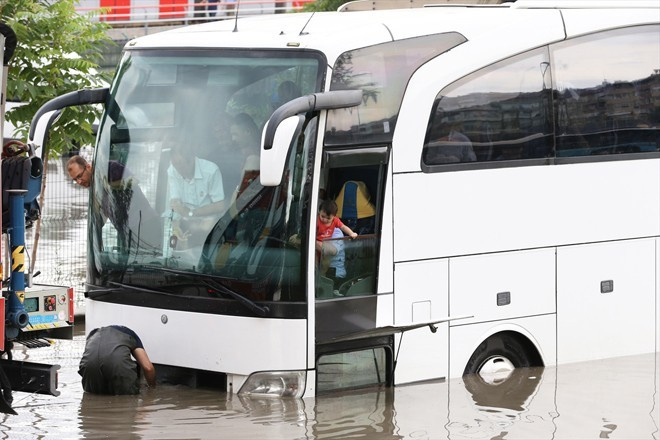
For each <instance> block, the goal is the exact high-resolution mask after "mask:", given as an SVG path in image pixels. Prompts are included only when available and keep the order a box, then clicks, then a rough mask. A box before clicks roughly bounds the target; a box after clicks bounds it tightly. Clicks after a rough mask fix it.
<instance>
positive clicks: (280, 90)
mask: <svg viewBox="0 0 660 440" xmlns="http://www.w3.org/2000/svg"><path fill="white" fill-rule="evenodd" d="M300 96H301V93H300V88H299V87H298V86H297V85H296V84H295V83H294V82H293V81H283V82H281V83H280V85H279V86H278V87H277V95H276V96H275V99H274V100H273V110H277V108H278V107H280V106H281V105H282V104H285V103H287V102H289V101H291V100H292V99H296V98H298V97H300Z"/></svg>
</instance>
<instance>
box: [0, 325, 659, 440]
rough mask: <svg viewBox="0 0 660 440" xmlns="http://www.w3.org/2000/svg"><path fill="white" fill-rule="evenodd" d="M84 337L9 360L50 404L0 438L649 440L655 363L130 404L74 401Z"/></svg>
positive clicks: (133, 399)
mask: <svg viewBox="0 0 660 440" xmlns="http://www.w3.org/2000/svg"><path fill="white" fill-rule="evenodd" d="M83 333H84V329H83V326H82V325H80V326H78V327H77V330H76V335H75V337H74V339H73V340H72V341H55V344H54V345H53V346H51V347H46V348H37V349H26V350H22V346H20V345H17V346H16V348H15V350H14V358H15V359H25V360H29V361H32V362H42V363H54V364H59V365H60V366H61V368H60V370H59V388H58V389H59V391H60V392H61V394H60V395H59V396H57V397H54V396H45V395H38V394H26V393H20V392H15V393H14V403H13V407H14V409H15V410H16V412H17V413H18V415H2V414H0V438H7V439H35V438H39V439H79V438H89V439H95V438H113V439H120V438H121V439H218V438H225V439H249V440H253V439H286V440H290V439H349V438H350V439H368V440H370V439H415V440H423V439H429V440H435V439H525V440H531V439H570V440H575V439H602V438H611V439H631V440H642V439H651V440H658V439H660V379H659V376H660V369H659V365H660V356H654V355H652V354H649V355H642V356H631V357H622V358H615V359H609V360H603V361H594V362H586V363H576V364H570V365H563V366H560V367H548V368H529V369H519V370H516V371H515V373H514V375H513V376H512V377H511V379H510V380H509V381H507V382H506V383H504V384H501V385H498V386H489V385H485V384H484V383H483V382H481V381H480V380H479V379H478V378H476V377H469V376H466V377H465V378H463V379H460V380H458V379H457V380H450V381H447V382H444V381H438V382H427V383H419V384H413V385H402V386H397V387H395V388H389V389H385V388H378V389H376V388H372V389H367V390H359V391H344V392H339V393H335V394H331V395H324V396H318V397H315V398H306V399H277V398H274V399H254V398H239V397H238V396H236V395H227V394H226V393H224V392H221V391H218V390H210V389H192V388H188V387H185V386H171V385H162V386H159V387H157V388H155V389H143V391H142V393H141V394H140V395H138V396H95V395H90V394H87V393H84V392H83V391H82V388H81V385H80V377H79V376H78V374H77V367H78V362H79V360H80V356H81V355H82V351H83V348H84V334H83Z"/></svg>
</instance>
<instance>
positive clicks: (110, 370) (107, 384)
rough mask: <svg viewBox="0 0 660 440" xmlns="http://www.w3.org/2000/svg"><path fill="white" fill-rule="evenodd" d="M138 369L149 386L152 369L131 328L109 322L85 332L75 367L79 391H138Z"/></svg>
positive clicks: (153, 376)
mask: <svg viewBox="0 0 660 440" xmlns="http://www.w3.org/2000/svg"><path fill="white" fill-rule="evenodd" d="M133 358H135V361H134V360H133ZM140 372H141V373H142V375H143V376H144V378H145V379H146V382H147V385H148V386H149V387H151V388H153V387H155V386H156V369H155V367H154V365H153V364H152V363H151V360H150V359H149V356H148V355H147V352H146V350H145V349H144V345H143V344H142V341H141V340H140V337H139V336H138V335H137V334H136V333H135V332H134V331H133V330H131V329H130V328H128V327H124V326H120V325H111V326H107V327H100V328H96V329H94V330H92V331H91V332H90V333H89V335H88V336H87V340H86V342H85V351H84V352H83V355H82V358H81V359H80V365H79V369H78V374H79V375H80V376H81V377H82V387H83V390H85V391H86V392H88V393H93V394H110V395H121V394H138V393H139V392H140Z"/></svg>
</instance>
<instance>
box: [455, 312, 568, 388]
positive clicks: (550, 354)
mask: <svg viewBox="0 0 660 440" xmlns="http://www.w3.org/2000/svg"><path fill="white" fill-rule="evenodd" d="M556 324H557V320H556V316H555V314H550V315H540V316H531V317H526V318H518V319H511V320H507V321H506V322H484V323H481V324H471V325H460V324H458V323H456V324H455V325H453V326H450V327H449V352H450V353H451V356H450V357H449V377H450V378H455V377H461V376H462V375H463V371H464V370H465V366H466V365H467V363H468V361H469V360H470V357H471V356H472V353H473V352H474V350H475V349H476V348H477V347H478V346H479V344H481V342H482V341H485V340H486V339H488V337H490V336H492V335H494V334H495V333H499V332H504V331H511V332H516V333H520V334H521V335H523V336H525V337H526V338H527V339H529V340H530V342H532V344H534V347H536V349H537V350H538V351H539V354H540V355H541V359H543V364H544V365H545V366H546V367H547V366H551V365H556V359H557V350H556V347H557V333H556V329H557V327H556Z"/></svg>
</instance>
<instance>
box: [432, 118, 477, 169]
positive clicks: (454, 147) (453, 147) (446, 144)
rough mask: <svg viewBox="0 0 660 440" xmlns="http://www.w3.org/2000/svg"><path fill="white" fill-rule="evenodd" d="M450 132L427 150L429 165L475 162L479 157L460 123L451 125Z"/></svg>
mask: <svg viewBox="0 0 660 440" xmlns="http://www.w3.org/2000/svg"><path fill="white" fill-rule="evenodd" d="M446 128H448V130H449V131H448V132H447V134H445V135H444V136H441V137H440V138H438V139H437V141H435V142H433V143H431V144H430V145H429V147H430V148H427V149H425V160H426V162H427V163H429V164H431V163H432V164H444V163H462V162H474V161H476V160H477V155H476V154H475V153H474V149H473V148H472V142H471V141H470V139H469V138H468V137H467V136H466V135H465V134H463V133H462V131H461V127H460V124H459V123H453V124H450V125H449V126H448V127H446Z"/></svg>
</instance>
